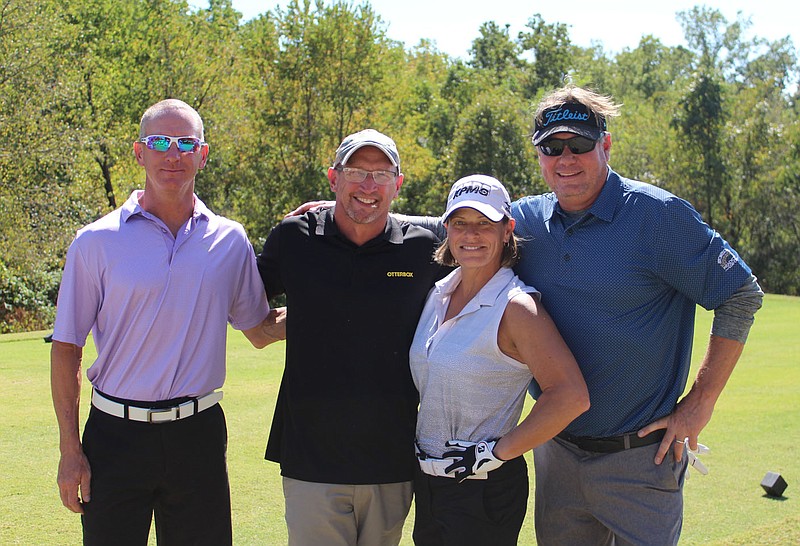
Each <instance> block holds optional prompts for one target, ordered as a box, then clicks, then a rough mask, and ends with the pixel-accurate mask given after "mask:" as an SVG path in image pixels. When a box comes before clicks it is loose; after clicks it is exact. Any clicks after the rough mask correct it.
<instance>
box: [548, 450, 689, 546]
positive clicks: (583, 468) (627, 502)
mask: <svg viewBox="0 0 800 546" xmlns="http://www.w3.org/2000/svg"><path fill="white" fill-rule="evenodd" d="M658 446H659V444H658V443H655V444H653V445H649V446H643V447H638V448H634V449H629V450H626V451H620V452H617V453H610V454H603V453H593V452H590V451H584V450H582V449H580V448H578V447H576V446H574V445H572V444H570V443H567V442H564V441H562V440H560V439H554V440H550V441H549V442H546V443H545V444H543V445H541V446H540V447H538V448H536V449H534V452H533V462H534V466H535V470H536V506H535V525H536V540H537V543H538V544H539V546H550V545H563V544H570V545H575V546H584V545H587V546H588V545H617V546H619V545H625V544H636V545H675V544H677V543H678V538H679V537H680V532H681V525H682V523H683V479H684V475H685V472H686V468H687V458H686V453H685V452H684V455H683V460H682V461H678V462H675V461H673V459H672V456H671V455H669V454H668V455H667V457H666V458H665V459H664V462H663V463H661V465H656V464H655V463H654V462H653V459H654V458H655V455H656V452H657V451H658Z"/></svg>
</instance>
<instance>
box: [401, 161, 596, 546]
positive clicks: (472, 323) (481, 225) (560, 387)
mask: <svg viewBox="0 0 800 546" xmlns="http://www.w3.org/2000/svg"><path fill="white" fill-rule="evenodd" d="M443 220H444V223H445V227H446V228H447V238H446V239H445V241H444V242H443V243H442V246H441V247H440V248H439V250H438V251H437V253H436V256H435V258H436V260H437V261H438V262H440V263H442V264H445V265H458V266H459V267H458V268H457V269H456V270H454V271H453V272H452V273H451V274H450V275H448V276H447V277H446V278H444V279H443V280H441V281H440V282H438V283H437V284H436V286H435V287H434V288H433V289H432V290H431V293H430V294H429V296H428V299H427V302H426V304H425V308H424V310H423V312H422V315H421V317H420V321H419V324H418V326H417V331H416V334H415V337H414V341H413V343H412V346H411V350H410V362H411V373H412V375H413V378H414V382H415V384H416V386H417V389H418V390H419V393H420V408H419V416H418V420H417V454H418V459H419V463H420V470H419V472H418V473H417V476H416V479H415V482H414V488H415V503H416V515H415V523H414V542H415V544H417V545H421V546H425V545H436V544H456V543H464V544H480V543H481V542H482V541H486V542H487V543H491V544H509V545H513V544H516V543H517V539H518V536H519V532H520V528H521V527H522V522H523V520H524V518H525V511H526V508H527V499H528V472H527V465H526V463H525V460H524V458H523V454H524V453H526V452H527V451H530V450H531V449H533V448H534V447H536V446H538V445H540V444H542V443H544V442H545V441H547V440H549V439H550V438H552V437H553V436H555V435H556V434H557V433H559V432H560V431H561V430H562V429H563V428H564V427H565V426H566V425H567V424H568V423H569V422H570V421H572V420H573V419H574V418H575V417H577V416H578V415H580V414H581V413H583V412H584V411H586V410H587V409H588V407H589V395H588V392H587V390H586V384H585V383H584V381H583V377H582V376H581V374H580V371H579V369H578V366H577V364H576V362H575V359H574V358H573V356H572V353H571V352H570V350H569V349H568V348H567V346H566V344H565V343H564V341H563V339H562V338H561V335H560V334H559V333H558V331H557V329H556V327H555V325H554V324H553V322H552V320H551V319H550V316H549V315H548V314H547V312H546V311H545V310H544V308H543V307H542V306H541V304H540V302H539V293H538V292H537V291H536V289H535V288H533V287H530V286H527V285H525V284H524V283H523V282H521V281H520V280H519V278H517V276H516V275H514V272H513V271H512V270H511V266H513V265H514V263H516V260H517V257H518V256H517V241H516V239H515V237H514V234H513V232H514V220H513V219H512V218H511V208H510V199H509V196H508V192H507V191H506V189H505V188H504V187H503V185H502V184H501V183H500V182H499V181H498V180H496V179H494V178H492V177H489V176H484V175H471V176H467V177H465V178H462V179H460V180H458V181H457V182H456V183H455V184H454V185H453V187H452V188H451V190H450V195H449V197H448V202H447V210H446V212H445V214H444V216H443ZM531 381H536V382H537V383H538V385H539V387H540V388H541V390H542V395H541V396H540V397H539V399H538V401H537V402H536V403H535V404H534V405H533V408H532V409H531V411H530V412H529V413H528V415H527V416H526V417H525V418H524V419H523V420H522V421H521V422H520V416H521V413H522V409H523V404H524V401H525V393H526V392H527V389H528V386H529V384H530V383H531Z"/></svg>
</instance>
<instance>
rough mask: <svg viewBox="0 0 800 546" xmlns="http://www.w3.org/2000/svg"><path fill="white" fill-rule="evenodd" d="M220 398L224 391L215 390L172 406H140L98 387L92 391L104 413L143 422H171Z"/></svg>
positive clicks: (95, 404) (93, 401)
mask: <svg viewBox="0 0 800 546" xmlns="http://www.w3.org/2000/svg"><path fill="white" fill-rule="evenodd" d="M220 400H222V391H214V392H210V393H208V394H205V395H203V396H199V397H197V398H192V399H191V400H189V401H187V402H184V403H183V404H180V405H177V406H172V407H171V408H139V407H136V406H131V405H128V404H121V403H119V402H114V401H113V400H109V399H108V398H106V397H105V396H103V395H102V394H100V392H98V391H97V390H96V389H95V390H93V391H92V405H93V406H94V407H96V408H97V409H99V410H100V411H102V412H103V413H107V414H109V415H113V416H114V417H119V418H120V419H130V420H131V421H140V422H142V423H169V422H170V421H177V420H178V419H186V418H187V417H191V416H192V415H195V414H197V413H200V412H201V411H203V410H206V409H208V408H210V407H211V406H213V405H215V404H216V403H218V402H219V401H220Z"/></svg>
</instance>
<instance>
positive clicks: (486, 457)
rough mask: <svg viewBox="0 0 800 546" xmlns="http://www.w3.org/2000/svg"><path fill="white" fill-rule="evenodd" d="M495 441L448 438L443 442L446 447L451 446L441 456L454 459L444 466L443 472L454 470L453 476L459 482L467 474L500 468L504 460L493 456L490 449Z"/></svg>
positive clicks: (465, 477) (464, 478)
mask: <svg viewBox="0 0 800 546" xmlns="http://www.w3.org/2000/svg"><path fill="white" fill-rule="evenodd" d="M495 443H496V442H487V441H483V442H478V443H475V442H465V441H462V440H450V441H449V442H445V445H446V446H447V447H452V448H455V449H452V450H451V451H447V452H446V453H444V454H443V455H442V456H443V457H444V458H448V459H449V458H453V459H456V461H455V462H454V463H453V464H451V465H450V466H448V467H447V468H445V472H447V473H450V472H452V471H455V472H456V475H455V478H456V480H458V482H459V483H461V482H463V481H464V480H466V479H467V477H468V476H472V475H473V474H477V473H478V472H491V471H492V470H495V469H497V468H500V467H501V466H502V465H503V463H504V462H505V461H503V460H502V459H498V458H497V457H495V456H494V453H493V452H492V450H493V449H494V445H495Z"/></svg>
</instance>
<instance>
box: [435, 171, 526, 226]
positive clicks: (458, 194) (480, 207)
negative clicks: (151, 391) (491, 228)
mask: <svg viewBox="0 0 800 546" xmlns="http://www.w3.org/2000/svg"><path fill="white" fill-rule="evenodd" d="M464 207H469V208H471V209H475V210H477V211H478V212H480V213H481V214H483V215H484V216H486V217H487V218H488V219H489V220H491V221H492V222H499V221H500V220H502V219H503V217H504V216H505V217H507V218H511V198H510V197H509V196H508V192H507V191H506V189H505V187H503V184H501V183H500V181H499V180H497V179H496V178H493V177H491V176H487V175H485V174H471V175H469V176H465V177H464V178H461V179H459V180H457V181H456V182H455V183H454V184H453V187H452V188H450V195H449V196H448V197H447V210H446V211H445V213H444V215H443V216H442V221H443V222H446V221H447V219H448V218H449V217H450V215H451V214H453V211H455V210H457V209H460V208H464Z"/></svg>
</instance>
